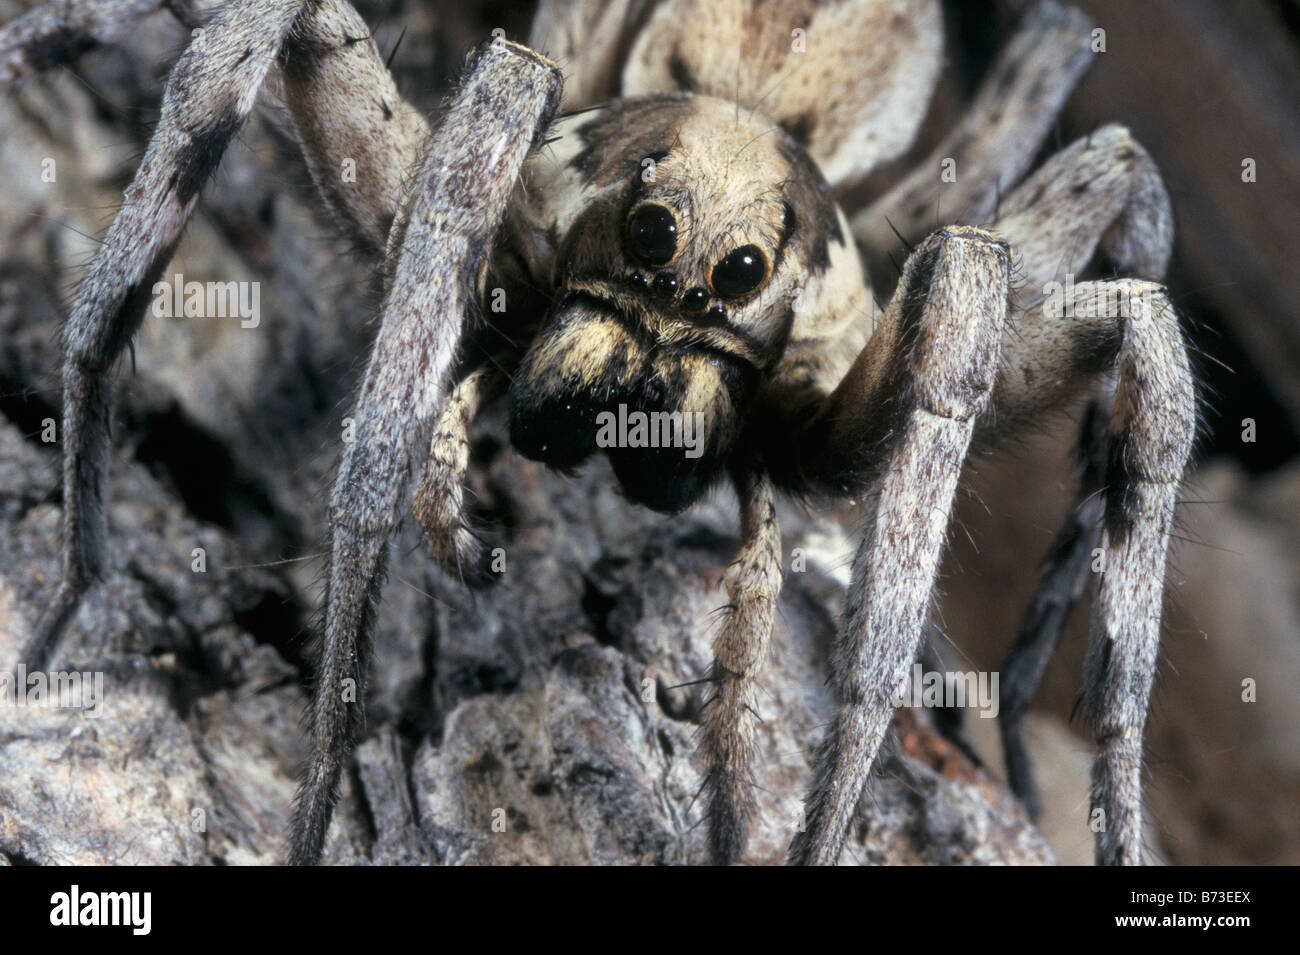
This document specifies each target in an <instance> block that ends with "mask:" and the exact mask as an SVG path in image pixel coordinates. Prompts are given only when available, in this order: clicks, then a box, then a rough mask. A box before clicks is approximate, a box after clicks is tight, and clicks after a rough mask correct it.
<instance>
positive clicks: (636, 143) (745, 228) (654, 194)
mask: <svg viewBox="0 0 1300 955" xmlns="http://www.w3.org/2000/svg"><path fill="white" fill-rule="evenodd" d="M575 126H576V128H575ZM561 131H562V133H563V135H564V137H565V138H566V139H568V138H569V137H572V139H570V140H569V148H568V150H567V151H566V152H562V153H561V158H562V159H563V160H564V166H563V171H564V172H565V173H566V174H567V176H568V180H567V181H569V182H573V183H575V186H574V188H572V189H571V195H572V196H573V198H572V200H571V203H570V206H569V207H568V208H567V209H566V210H562V211H559V212H556V213H555V214H553V217H552V221H553V222H554V223H555V228H554V234H555V235H556V239H557V241H556V245H555V249H556V251H555V255H554V260H553V266H552V273H551V274H552V278H553V284H554V287H555V290H556V292H555V298H554V300H553V304H552V306H551V308H550V311H549V312H548V314H547V316H546V318H545V320H544V322H543V324H542V328H541V331H540V332H539V334H538V335H537V337H536V338H535V340H534V341H533V343H532V345H531V347H530V349H529V351H528V353H527V354H526V355H525V357H524V359H523V361H522V363H521V365H520V368H519V370H518V373H517V374H516V376H515V380H514V383H513V385H512V387H511V411H512V415H511V439H512V442H513V444H514V445H515V447H516V448H518V449H519V450H520V451H521V452H522V453H523V454H525V455H526V456H528V457H531V458H533V459H535V460H540V461H543V462H545V463H547V464H549V465H551V466H553V467H558V468H571V467H574V466H576V465H578V464H579V463H581V462H582V461H583V460H584V459H586V458H587V457H588V456H589V455H591V454H592V453H594V452H595V451H597V450H603V451H605V452H606V454H607V455H608V456H609V458H610V461H611V463H612V464H613V467H614V470H615V472H616V474H617V475H618V478H619V481H620V483H621V484H622V486H623V490H624V491H625V493H626V494H627V495H628V496H629V497H630V498H632V499H633V500H636V501H638V502H640V503H642V504H645V505H646V506H648V507H651V508H654V509H656V510H661V511H666V512H670V513H671V512H676V511H679V510H682V509H683V508H685V507H687V506H689V505H690V504H691V503H693V502H694V501H695V500H696V499H697V498H698V497H699V496H700V495H701V494H702V493H703V492H704V491H705V490H706V489H707V488H708V487H709V485H710V484H712V483H713V481H714V480H715V479H716V478H717V477H718V476H720V475H721V474H722V472H723V471H724V470H725V467H726V464H727V462H728V460H729V459H730V458H731V456H732V454H733V452H734V451H735V450H736V445H737V442H738V439H739V437H740V435H741V431H742V424H743V422H744V419H745V415H746V411H747V409H748V407H749V405H750V402H751V400H752V398H753V396H754V394H755V392H756V390H757V389H758V387H759V386H760V384H761V382H762V380H763V378H764V376H766V375H767V374H769V373H770V372H771V371H772V369H773V368H774V367H775V365H776V363H777V362H778V361H779V360H780V358H781V356H782V354H783V352H784V350H785V345H786V341H787V339H788V338H789V335H790V329H791V326H792V324H793V321H794V314H795V302H796V297H797V295H798V294H799V292H800V290H801V288H802V287H803V285H804V283H805V282H806V281H807V280H808V278H809V277H810V274H813V273H816V272H818V271H819V270H822V269H824V268H825V260H826V255H827V253H826V244H827V241H828V235H829V233H828V229H834V230H836V231H837V232H838V229H839V225H838V218H837V217H838V212H837V210H836V207H835V205H834V202H833V200H832V199H831V198H830V191H829V187H828V186H827V185H826V183H825V182H824V180H822V178H821V175H820V174H819V173H818V172H817V170H816V167H815V166H814V165H813V163H812V161H811V160H809V159H808V158H807V156H806V155H805V154H804V153H803V152H802V150H801V149H800V148H799V147H798V145H796V144H795V143H794V142H793V141H792V140H791V139H790V138H789V137H788V136H786V134H785V133H784V132H783V131H782V130H781V129H780V128H779V127H775V126H773V125H772V124H771V123H770V122H768V121H765V120H763V119H761V118H760V117H758V116H756V115H754V114H751V113H748V112H746V111H744V110H738V109H737V107H736V106H735V105H734V104H730V103H724V102H723V101H721V100H714V99H709V98H707V97H699V96H688V97H683V96H656V97H647V98H644V99H640V100H625V101H620V102H616V103H614V104H611V105H609V106H607V107H605V108H604V109H603V110H601V111H600V112H599V113H598V114H597V117H596V118H595V119H587V120H585V121H584V122H582V123H579V124H571V125H570V126H569V127H567V128H566V127H564V126H561ZM560 181H565V180H564V179H562V178H561V180H560Z"/></svg>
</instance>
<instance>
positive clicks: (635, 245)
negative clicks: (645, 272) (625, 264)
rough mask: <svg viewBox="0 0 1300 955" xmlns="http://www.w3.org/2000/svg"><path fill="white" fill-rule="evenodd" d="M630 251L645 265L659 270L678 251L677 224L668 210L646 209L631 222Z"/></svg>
mask: <svg viewBox="0 0 1300 955" xmlns="http://www.w3.org/2000/svg"><path fill="white" fill-rule="evenodd" d="M627 249H628V251H629V252H630V253H631V254H632V257H633V258H634V259H636V260H637V261H638V262H641V263H642V264H643V265H649V266H651V267H658V266H660V265H667V264H668V263H669V262H671V261H672V258H673V254H674V253H676V251H677V220H676V219H674V218H673V214H672V213H671V212H669V211H668V207H667V206H660V205H654V204H649V205H644V206H641V207H640V208H639V209H637V210H636V211H635V212H633V213H632V215H631V216H629V217H628V220H627Z"/></svg>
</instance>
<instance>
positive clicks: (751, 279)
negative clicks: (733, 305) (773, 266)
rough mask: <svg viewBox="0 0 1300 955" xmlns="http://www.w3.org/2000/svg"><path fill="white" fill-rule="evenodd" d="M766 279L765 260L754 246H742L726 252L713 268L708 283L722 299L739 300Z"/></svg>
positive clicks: (761, 252)
mask: <svg viewBox="0 0 1300 955" xmlns="http://www.w3.org/2000/svg"><path fill="white" fill-rule="evenodd" d="M765 278H767V259H765V258H764V257H763V250H762V249H760V248H759V247H758V246H756V245H742V246H741V247H740V248H739V249H735V250H733V251H731V252H728V253H727V254H726V255H725V256H724V257H723V259H722V261H721V262H719V263H718V264H717V265H715V266H714V267H713V275H712V277H711V278H710V281H712V283H713V291H715V292H717V293H718V294H719V295H721V296H722V297H723V298H740V296H742V295H748V294H749V293H750V292H752V291H754V289H756V288H758V287H759V286H760V285H762V284H763V280H764V279H765Z"/></svg>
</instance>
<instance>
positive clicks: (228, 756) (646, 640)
mask: <svg viewBox="0 0 1300 955" xmlns="http://www.w3.org/2000/svg"><path fill="white" fill-rule="evenodd" d="M500 423H501V422H500V421H499V420H498V421H497V422H488V423H486V424H485V425H484V428H483V431H484V432H486V436H485V437H484V438H483V439H482V441H481V442H480V443H481V444H487V445H491V444H492V439H491V434H492V433H493V432H494V431H496V429H497V427H499V425H500ZM485 453H486V454H487V455H488V457H489V458H490V464H489V465H488V467H486V468H485V469H484V470H483V471H481V472H479V473H478V474H477V475H476V482H475V483H476V485H477V488H476V490H477V493H478V494H479V498H480V501H483V500H485V499H488V498H490V499H491V502H492V507H493V509H494V510H495V511H496V512H497V513H498V514H501V515H505V516H506V517H507V520H506V522H505V523H506V525H507V526H508V527H509V528H510V530H508V531H507V532H506V533H504V534H503V535H502V537H501V540H500V545H501V546H502V547H503V549H504V551H505V553H506V555H507V557H506V560H507V569H506V571H505V572H504V573H503V574H501V575H500V576H499V579H497V580H495V581H494V582H491V583H489V584H487V585H485V586H483V587H481V588H479V589H476V590H473V591H471V590H469V589H467V588H466V587H464V586H463V585H462V584H461V583H460V581H458V580H453V579H450V578H449V577H448V576H447V575H445V574H444V573H443V572H442V571H440V570H438V569H437V568H436V567H435V566H434V565H433V563H432V561H431V560H429V559H427V558H425V557H424V555H423V553H422V551H421V550H420V541H419V540H418V538H417V537H416V535H415V532H414V530H413V529H412V528H411V527H409V526H408V528H407V530H406V532H405V533H404V534H403V536H402V538H401V539H400V540H399V541H397V542H396V543H395V545H394V546H395V547H396V548H398V551H399V553H403V554H406V553H407V552H408V551H411V552H410V553H409V554H407V556H406V557H405V558H403V559H400V560H398V561H396V566H395V568H394V572H393V575H392V578H391V579H390V582H389V584H388V588H387V593H386V598H387V599H386V600H385V602H384V608H383V612H382V615H381V623H380V628H379V638H378V652H377V654H376V665H375V670H374V676H373V679H372V685H371V694H370V699H369V701H368V704H369V705H368V717H369V724H368V733H367V738H366V740H365V742H364V743H363V744H362V745H361V747H360V749H359V750H358V753H357V758H356V761H355V769H354V771H353V772H351V773H349V774H348V776H347V778H346V781H345V785H344V800H343V803H342V805H341V808H340V811H339V812H338V814H337V816H336V824H335V826H334V829H333V832H332V836H331V839H330V840H329V843H328V845H327V850H326V861H328V862H347V863H380V864H387V863H426V862H427V863H450V864H456V863H494V864H506V863H532V864H543V863H552V864H553V863H568V864H575V863H600V864H636V863H669V864H671V863H702V862H704V861H705V859H706V857H707V855H706V850H705V845H704V832H703V829H702V828H701V827H700V826H698V825H697V824H696V823H697V822H698V809H697V804H695V803H694V796H695V793H696V792H697V791H698V789H699V786H700V782H701V778H700V769H701V767H700V765H699V761H698V759H696V758H695V756H694V743H693V741H694V737H695V735H696V731H697V726H698V710H699V706H700V702H701V693H702V688H701V687H700V686H698V685H694V686H689V685H687V686H684V685H683V684H690V683H692V681H696V680H698V679H699V677H700V675H701V674H703V673H704V672H705V671H706V669H707V667H708V663H709V660H710V659H711V656H710V648H709V646H710V645H709V636H710V628H711V627H712V626H714V625H716V617H715V615H714V611H715V610H716V608H717V607H718V606H719V605H720V603H721V602H722V601H723V600H724V599H725V597H724V595H723V590H722V589H721V586H720V581H721V577H722V572H723V569H724V567H725V564H726V562H727V561H728V560H729V559H730V557H729V555H730V553H731V551H732V549H733V548H734V546H735V543H736V539H735V532H734V512H733V510H734V509H733V506H732V505H733V503H734V502H732V501H728V500H727V499H726V498H725V497H723V498H720V499H719V500H718V501H716V502H713V503H711V504H710V505H707V506H704V507H702V508H699V509H698V510H697V511H695V512H692V514H691V515H690V516H689V517H688V518H685V519H678V520H668V519H665V518H662V517H659V516H657V515H653V514H650V513H649V512H646V511H643V510H641V509H638V508H635V507H633V506H631V505H629V504H627V503H626V502H624V501H622V500H621V499H619V498H618V497H617V496H616V494H615V492H614V491H613V490H612V488H613V485H614V482H613V480H612V476H611V475H610V474H608V473H605V472H604V469H603V468H592V469H590V471H588V472H586V473H584V474H583V475H581V476H580V477H578V478H576V479H565V478H562V477H557V476H553V475H550V474H547V473H545V472H544V471H542V470H540V469H539V468H537V467H536V466H534V465H531V464H528V463H525V462H522V461H521V460H520V459H518V458H517V457H516V456H515V455H513V454H512V453H510V452H508V451H506V450H504V449H498V450H497V451H496V453H492V451H491V449H490V448H489V449H488V450H487V451H486V452H485ZM0 462H3V464H0V469H2V470H0V478H2V480H0V487H3V488H4V489H5V490H4V491H3V497H0V504H2V506H0V515H3V517H2V519H3V534H4V539H5V541H6V542H7V546H6V547H5V550H4V553H3V556H2V557H0V653H3V654H4V658H5V659H6V661H12V660H13V654H14V652H15V649H16V646H17V645H18V643H19V642H20V641H21V640H22V639H23V638H24V637H25V635H26V634H25V631H26V629H27V628H28V627H30V626H31V624H32V623H33V622H34V619H35V616H36V613H37V611H38V610H39V608H40V606H41V597H42V595H43V594H44V593H45V590H46V588H48V586H49V584H50V583H51V582H52V580H53V575H54V574H55V572H56V567H57V563H56V559H55V557H56V553H57V549H56V544H57V536H58V519H59V515H58V507H57V504H56V503H54V502H53V498H54V496H55V483H54V480H53V463H54V452H53V451H52V450H50V449H43V448H40V447H38V446H36V445H35V444H34V443H33V442H32V441H30V440H27V439H25V438H24V437H23V436H22V435H21V434H20V433H19V432H18V431H17V429H15V428H14V427H13V426H12V425H10V424H9V423H7V422H4V423H0ZM113 478H114V494H113V502H112V505H111V507H110V526H111V528H112V529H113V531H114V533H113V541H114V544H113V547H112V556H113V566H112V567H111V568H110V569H109V572H108V574H107V578H106V580H105V582H104V583H103V584H102V585H101V586H99V587H98V588H97V589H96V590H95V591H94V592H93V593H92V595H91V597H90V599H89V600H87V602H86V603H85V605H84V606H83V608H82V609H81V611H80V612H79V613H78V615H77V616H76V618H75V620H74V622H73V624H72V627H71V631H70V633H69V637H68V639H67V641H66V642H65V644H64V646H63V649H62V652H61V653H60V656H59V659H60V661H61V663H60V664H59V666H58V668H59V669H64V670H66V669H76V670H97V671H102V672H103V673H104V680H105V684H104V696H103V710H102V712H101V713H100V714H99V715H98V716H94V715H91V713H89V712H82V711H81V710H77V709H73V708H50V707H41V708H38V707H23V706H18V707H14V706H5V707H0V759H2V760H3V764H4V767H5V772H4V774H3V777H2V778H0V852H3V853H4V854H5V855H6V856H8V857H10V858H11V859H15V860H23V861H29V862H37V863H56V862H62V863H71V862H80V863H186V864H200V863H209V862H213V863H254V862H262V863H267V862H273V861H277V860H278V859H279V858H280V857H281V856H280V853H281V851H282V841H283V838H284V834H285V825H286V821H287V810H288V807H289V804H290V800H291V798H292V795H293V787H294V781H295V768H296V765H297V762H298V760H299V759H300V758H301V756H302V754H303V751H304V749H303V747H304V740H303V737H302V735H301V733H300V732H299V727H298V716H299V714H300V712H301V710H302V707H303V705H304V702H305V695H304V691H303V687H302V679H301V676H302V673H301V671H300V669H299V668H298V667H297V666H295V665H294V664H293V663H290V662H289V661H288V660H287V659H286V658H285V655H284V654H283V653H282V652H281V649H279V648H277V645H276V644H277V641H280V640H281V639H282V637H283V636H285V635H284V634H283V633H281V632H280V631H279V628H280V627H281V626H282V625H283V623H284V621H285V620H286V619H287V617H288V615H287V614H286V612H285V611H284V609H283V608H284V607H285V606H286V605H292V604H293V602H294V601H295V599H298V600H301V599H305V598H303V597H302V596H301V595H297V596H296V595H295V594H294V593H293V590H294V587H295V584H294V583H293V581H292V580H286V578H285V576H284V575H283V574H282V573H281V572H280V570H281V568H279V567H271V568H267V567H250V566H246V565H243V563H242V561H243V558H242V556H241V555H242V554H243V552H244V550H243V547H242V546H241V545H240V543H239V542H237V541H236V540H235V539H233V538H232V536H231V535H230V534H229V533H227V532H225V531H223V530H222V529H220V528H217V527H214V526H213V525H211V524H206V523H204V522H201V521H197V520H195V519H194V518H193V517H192V516H190V515H189V514H188V513H187V512H186V510H185V508H184V507H183V506H182V505H181V504H180V502H179V501H177V500H176V499H175V498H174V497H173V496H172V495H171V494H170V493H169V491H168V490H167V489H166V488H164V487H162V486H161V485H160V484H159V483H158V482H157V481H156V480H155V479H153V478H152V477H151V476H150V475H149V474H148V473H147V471H146V469H145V468H143V467H141V466H140V465H139V464H138V463H134V462H130V461H127V460H124V459H123V457H121V456H119V457H118V458H117V459H116V461H115V468H114V474H113ZM785 516H786V519H787V524H788V525H789V526H790V528H791V530H790V532H789V539H790V540H791V542H792V546H795V547H801V548H803V549H804V551H805V553H806V554H807V556H808V561H809V569H808V570H807V571H806V572H805V573H803V574H792V575H791V578H792V579H791V581H790V582H789V583H787V586H786V589H785V594H784V596H783V598H782V602H781V618H780V623H779V624H778V626H777V632H776V636H775V644H774V650H773V660H772V664H771V666H770V667H769V668H768V670H767V673H766V676H765V678H764V680H763V687H764V691H765V692H764V695H763V698H762V703H761V712H762V715H763V716H765V717H767V719H765V721H764V723H763V724H762V729H761V732H760V741H761V742H760V752H761V757H762V758H761V762H760V765H759V767H758V778H757V783H758V786H759V807H760V811H759V816H758V819H757V822H756V825H755V827H754V831H753V833H752V836H751V842H750V847H749V852H748V854H747V857H746V861H750V862H755V863H767V862H777V861H779V860H780V859H781V858H782V857H783V854H784V851H785V844H786V840H787V839H788V837H789V833H790V827H791V826H792V825H793V824H794V823H795V820H796V818H797V817H796V813H797V812H798V808H799V805H800V799H801V797H802V795H803V787H804V785H805V784H806V781H807V777H808V772H809V768H808V763H807V754H808V753H809V752H811V750H812V748H813V745H814V744H815V742H816V738H817V736H818V734H819V733H820V731H821V724H822V723H823V722H824V721H825V720H826V719H827V718H828V716H829V714H830V706H831V700H830V698H829V696H828V691H827V689H826V687H825V684H824V679H825V672H824V667H825V658H826V652H827V649H828V647H829V643H830V640H831V638H832V635H833V627H834V619H835V614H836V613H837V609H838V605H839V603H840V601H841V599H842V590H841V586H840V584H839V583H838V582H837V581H836V579H835V574H836V573H837V571H836V570H835V567H836V565H837V564H838V563H840V562H842V558H843V554H844V553H845V552H846V551H847V550H848V548H849V543H848V541H847V540H846V539H845V538H844V537H843V535H842V532H840V530H839V528H838V526H837V525H834V524H832V523H830V522H828V521H818V520H813V519H804V518H801V517H800V516H799V515H798V514H795V513H793V512H790V513H787V514H786V515H785ZM195 547H202V548H204V550H205V553H206V561H207V569H206V572H205V573H195V572H194V571H193V570H192V558H191V554H192V551H193V548H195ZM290 655H291V656H292V655H293V654H290ZM8 665H9V666H10V668H12V666H13V663H12V662H9V664H8ZM900 727H901V730H902V733H901V737H900V738H901V739H902V741H903V744H904V745H903V749H904V750H905V752H901V753H896V754H894V755H893V756H892V757H891V758H890V759H889V760H888V761H886V763H885V765H884V769H883V771H882V774H881V778H880V779H879V780H878V781H877V784H876V785H875V786H874V788H873V791H872V793H871V797H870V798H871V802H872V805H873V809H872V811H871V812H870V814H866V815H864V816H863V818H862V820H861V821H860V824H859V826H858V831H857V833H856V837H855V839H854V840H853V842H852V844H851V845H850V847H849V850H848V853H846V859H848V860H850V861H851V860H860V861H869V862H892V863H917V862H933V863H959V862H969V863H991V862H1005V863H1018V862H1047V861H1050V860H1051V858H1052V857H1051V853H1050V850H1049V849H1048V847H1047V843H1046V841H1045V839H1044V838H1043V836H1042V835H1041V834H1039V833H1038V831H1037V830H1036V829H1034V828H1033V827H1032V826H1030V825H1029V824H1028V823H1027V822H1026V820H1025V819H1024V817H1023V815H1022V814H1021V812H1020V810H1019V809H1018V807H1017V806H1016V805H1015V804H1014V802H1013V801H1012V800H1011V799H1010V797H1009V796H1008V795H1007V794H1006V793H1005V791H1004V790H1003V789H1002V788H1001V787H1000V786H999V785H998V784H996V783H994V782H993V781H992V780H991V779H990V778H989V777H987V776H986V775H985V774H984V773H983V772H981V771H980V770H978V769H976V768H975V767H974V766H972V765H971V764H970V763H969V762H968V761H967V760H966V759H965V757H964V756H962V755H961V754H960V753H959V752H958V751H957V750H956V749H955V748H954V747H952V745H951V744H949V743H948V742H947V741H945V740H944V739H942V738H941V737H939V736H937V735H936V734H935V733H934V732H933V730H931V729H930V728H929V727H928V726H927V725H926V724H925V723H924V722H923V721H922V720H921V719H920V718H919V717H917V716H915V715H914V714H910V713H909V714H906V715H905V716H904V717H901V718H900Z"/></svg>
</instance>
